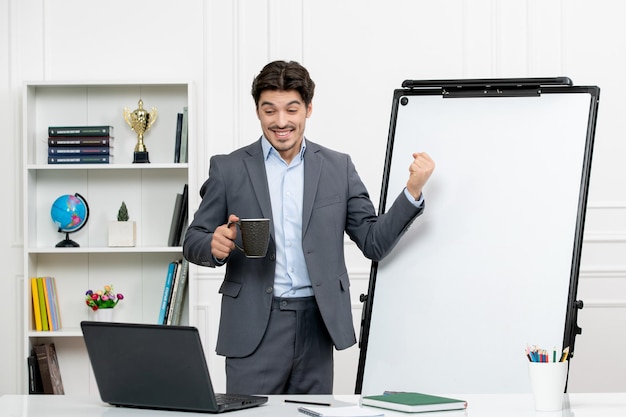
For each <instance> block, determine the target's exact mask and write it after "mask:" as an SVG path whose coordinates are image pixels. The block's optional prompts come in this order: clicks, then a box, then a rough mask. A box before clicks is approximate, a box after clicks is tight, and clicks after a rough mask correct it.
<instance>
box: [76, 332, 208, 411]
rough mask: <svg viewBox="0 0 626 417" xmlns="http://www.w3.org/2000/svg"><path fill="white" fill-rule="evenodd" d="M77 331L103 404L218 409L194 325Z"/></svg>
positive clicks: (178, 408)
mask: <svg viewBox="0 0 626 417" xmlns="http://www.w3.org/2000/svg"><path fill="white" fill-rule="evenodd" d="M81 328H82V331H83V335H84V339H85V345H86V346H87V352H88V355H89V359H90V361H91V366H92V369H93V372H94V375H95V378H96V383H97V385H98V389H99V391H100V398H101V399H102V401H104V402H107V403H110V404H113V405H119V406H127V407H141V408H160V409H171V410H187V411H204V412H217V411H218V406H217V403H216V400H215V393H214V392H213V387H212V385H211V379H210V377H209V371H208V367H207V364H206V359H205V356H204V351H203V349H202V343H201V340H200V337H199V334H198V330H197V329H196V328H195V327H186V326H160V325H144V324H129V323H105V322H87V321H85V322H82V323H81Z"/></svg>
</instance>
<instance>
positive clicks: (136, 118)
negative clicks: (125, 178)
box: [124, 99, 158, 163]
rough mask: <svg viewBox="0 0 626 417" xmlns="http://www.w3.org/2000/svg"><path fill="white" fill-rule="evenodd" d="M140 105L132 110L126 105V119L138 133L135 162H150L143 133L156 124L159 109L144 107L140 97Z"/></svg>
mask: <svg viewBox="0 0 626 417" xmlns="http://www.w3.org/2000/svg"><path fill="white" fill-rule="evenodd" d="M138 105H139V107H138V108H136V109H135V110H133V111H132V112H131V111H130V110H128V108H127V107H124V120H126V123H128V125H129V126H130V128H131V129H133V131H134V132H135V133H137V145H135V153H134V155H133V163H148V162H150V159H149V158H148V149H146V145H144V143H143V135H144V133H146V132H147V131H148V130H149V129H150V127H151V126H152V125H153V124H154V122H155V121H156V119H157V116H158V114H157V109H156V108H155V107H153V108H152V111H150V112H148V111H146V110H144V108H143V100H142V99H139V103H138Z"/></svg>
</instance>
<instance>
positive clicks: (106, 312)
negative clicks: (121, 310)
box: [92, 308, 113, 321]
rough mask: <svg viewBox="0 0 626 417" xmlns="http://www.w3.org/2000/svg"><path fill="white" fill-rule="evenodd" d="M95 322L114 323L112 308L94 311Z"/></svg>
mask: <svg viewBox="0 0 626 417" xmlns="http://www.w3.org/2000/svg"><path fill="white" fill-rule="evenodd" d="M92 314H93V320H94V321H113V309H112V308H99V309H97V310H96V311H92Z"/></svg>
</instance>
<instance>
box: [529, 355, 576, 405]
mask: <svg viewBox="0 0 626 417" xmlns="http://www.w3.org/2000/svg"><path fill="white" fill-rule="evenodd" d="M528 376H529V377H530V387H531V390H532V392H533V397H534V399H535V410H537V411H558V410H561V409H562V408H563V394H564V391H565V380H566V379H567V361H564V362H530V363H529V364H528Z"/></svg>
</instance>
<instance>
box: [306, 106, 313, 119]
mask: <svg viewBox="0 0 626 417" xmlns="http://www.w3.org/2000/svg"><path fill="white" fill-rule="evenodd" d="M311 113H313V102H310V103H309V105H308V106H306V118H307V119H308V118H309V117H311Z"/></svg>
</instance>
